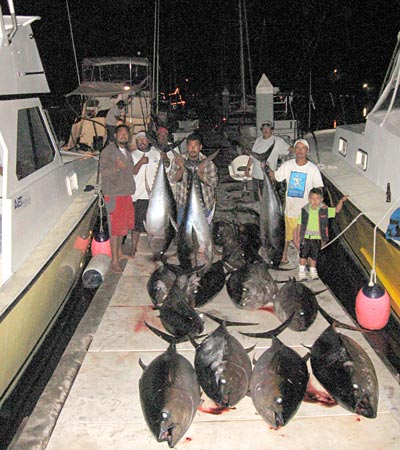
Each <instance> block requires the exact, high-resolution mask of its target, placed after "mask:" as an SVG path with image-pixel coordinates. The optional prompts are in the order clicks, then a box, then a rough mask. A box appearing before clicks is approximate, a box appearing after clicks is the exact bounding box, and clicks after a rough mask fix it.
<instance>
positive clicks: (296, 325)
mask: <svg viewBox="0 0 400 450" xmlns="http://www.w3.org/2000/svg"><path fill="white" fill-rule="evenodd" d="M274 311H275V314H276V315H277V316H278V317H279V319H280V320H281V321H282V322H284V321H285V320H286V319H288V318H289V317H290V316H291V315H292V314H294V317H293V320H292V321H291V322H290V325H289V328H290V329H292V330H294V331H305V330H307V329H308V328H309V327H310V326H311V325H312V324H313V323H314V320H315V318H316V317H317V314H318V303H317V300H316V298H315V294H314V293H313V292H312V291H311V290H310V289H309V288H308V287H307V286H306V285H305V284H303V283H300V282H298V281H296V280H295V278H292V279H289V281H288V282H287V283H285V284H284V285H283V286H282V287H281V289H280V290H279V292H278V293H277V294H276V297H275V301H274Z"/></svg>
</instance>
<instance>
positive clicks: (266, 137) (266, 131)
mask: <svg viewBox="0 0 400 450" xmlns="http://www.w3.org/2000/svg"><path fill="white" fill-rule="evenodd" d="M260 129H261V132H262V135H261V136H259V137H258V138H257V139H256V140H255V142H254V144H253V148H252V151H253V152H254V153H258V154H262V153H265V152H266V151H267V150H268V149H269V148H270V147H271V145H273V144H274V148H273V150H272V152H271V155H270V156H269V158H268V159H267V162H268V164H269V166H270V168H271V170H276V169H277V165H278V158H279V156H280V155H288V154H289V153H292V152H293V147H292V146H291V145H289V144H288V143H287V142H286V141H285V140H284V139H282V138H281V137H280V136H274V126H273V124H272V122H268V121H267V122H265V123H263V124H262V125H261V128H260ZM251 166H253V172H252V179H253V195H254V200H255V201H258V200H259V199H260V198H259V193H258V191H260V192H262V190H263V186H264V174H263V170H262V166H261V163H260V161H258V160H257V159H255V158H252V157H251V156H250V158H249V161H248V163H247V167H246V170H245V172H244V176H245V177H248V176H249V174H250V167H251Z"/></svg>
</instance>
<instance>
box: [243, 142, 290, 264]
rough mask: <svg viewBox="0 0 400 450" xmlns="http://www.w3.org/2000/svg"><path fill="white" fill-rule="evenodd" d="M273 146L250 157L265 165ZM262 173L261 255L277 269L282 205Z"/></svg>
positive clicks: (282, 242) (281, 242)
mask: <svg viewBox="0 0 400 450" xmlns="http://www.w3.org/2000/svg"><path fill="white" fill-rule="evenodd" d="M274 145H275V143H274V144H272V145H271V147H270V148H269V149H268V150H267V151H266V152H265V153H261V154H257V153H254V152H251V156H252V157H254V158H256V159H258V160H259V161H261V162H264V163H265V162H266V161H267V159H268V158H269V156H270V154H271V152H272V150H273V148H274ZM263 172H264V187H263V191H262V196H261V200H260V229H261V243H262V248H261V255H262V257H263V258H264V260H265V261H266V262H267V263H268V264H269V265H270V266H271V267H273V268H274V269H277V268H278V267H279V265H280V263H281V260H282V254H283V249H284V246H285V218H284V212H283V207H282V203H281V201H280V198H279V196H278V193H277V192H276V189H275V187H274V185H273V184H272V181H271V179H270V177H269V175H268V173H267V171H266V169H265V167H264V168H263Z"/></svg>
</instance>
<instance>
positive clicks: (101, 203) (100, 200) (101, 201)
mask: <svg viewBox="0 0 400 450" xmlns="http://www.w3.org/2000/svg"><path fill="white" fill-rule="evenodd" d="M95 190H96V193H97V196H98V205H99V215H100V233H104V228H103V208H104V204H105V201H104V196H103V193H102V192H101V187H100V185H99V184H98V185H97V186H95Z"/></svg>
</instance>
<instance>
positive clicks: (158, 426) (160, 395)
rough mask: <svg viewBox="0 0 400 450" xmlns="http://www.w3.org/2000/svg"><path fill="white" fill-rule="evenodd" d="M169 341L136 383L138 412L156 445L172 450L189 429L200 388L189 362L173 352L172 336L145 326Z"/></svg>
mask: <svg viewBox="0 0 400 450" xmlns="http://www.w3.org/2000/svg"><path fill="white" fill-rule="evenodd" d="M146 325H147V326H148V327H149V328H150V329H151V330H153V331H154V332H155V333H156V334H157V335H159V336H161V337H163V339H165V340H167V341H168V342H170V346H169V348H168V350H167V351H166V352H164V353H163V354H161V355H159V356H157V358H155V359H154V360H153V361H152V362H151V363H150V364H149V365H148V366H147V367H146V366H145V365H144V364H143V363H142V362H141V361H140V365H141V367H142V369H143V373H142V376H141V378H140V380H139V394H140V403H141V405H142V411H143V415H144V418H145V420H146V423H147V425H148V426H149V428H150V430H151V432H152V433H153V435H154V436H155V438H156V439H157V441H158V442H164V441H167V442H168V445H169V447H170V448H172V447H174V446H175V445H176V444H177V443H178V442H179V440H180V439H181V438H182V436H183V435H184V434H185V433H186V431H187V430H188V428H189V427H190V425H191V423H192V421H193V418H194V416H195V414H196V411H197V408H198V407H199V405H200V387H199V383H198V381H197V376H196V372H195V370H194V369H193V366H192V365H191V364H190V362H189V361H188V360H187V359H186V358H184V357H183V356H181V355H179V354H178V353H176V349H175V341H174V339H173V338H172V337H170V336H168V335H166V334H165V333H162V332H160V331H159V330H156V329H155V328H153V327H151V326H149V325H148V324H146Z"/></svg>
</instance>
